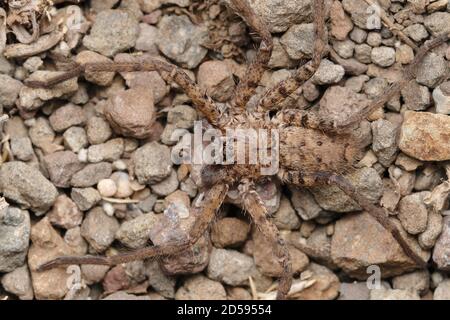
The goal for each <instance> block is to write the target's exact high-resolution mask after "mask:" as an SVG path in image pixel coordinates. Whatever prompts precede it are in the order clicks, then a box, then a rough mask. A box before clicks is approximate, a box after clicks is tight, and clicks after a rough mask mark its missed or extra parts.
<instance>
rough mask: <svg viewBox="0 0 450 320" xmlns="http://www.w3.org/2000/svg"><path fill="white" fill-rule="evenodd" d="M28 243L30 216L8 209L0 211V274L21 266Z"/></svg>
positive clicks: (23, 212)
mask: <svg viewBox="0 0 450 320" xmlns="http://www.w3.org/2000/svg"><path fill="white" fill-rule="evenodd" d="M29 241H30V215H29V214H28V212H27V211H25V210H20V209H18V208H14V207H9V208H7V209H4V210H0V272H11V271H13V270H14V269H16V268H18V267H20V266H22V265H23V264H24V262H25V258H26V256H27V250H28V243H29Z"/></svg>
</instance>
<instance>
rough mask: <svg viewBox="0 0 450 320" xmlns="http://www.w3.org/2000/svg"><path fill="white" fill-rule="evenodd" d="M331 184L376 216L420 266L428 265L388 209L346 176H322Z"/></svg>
mask: <svg viewBox="0 0 450 320" xmlns="http://www.w3.org/2000/svg"><path fill="white" fill-rule="evenodd" d="M322 178H324V179H325V180H327V182H328V183H329V184H335V185H336V186H338V187H339V189H341V190H342V191H344V193H345V194H347V195H348V196H349V197H350V198H352V199H353V200H355V201H356V202H357V203H358V204H359V206H360V207H361V208H363V209H364V210H365V211H367V213H369V214H370V215H371V216H372V217H374V218H375V219H376V220H377V221H378V223H379V224H381V225H382V226H383V227H384V228H385V229H386V230H387V231H389V232H390V233H391V234H392V236H393V237H394V239H395V240H397V242H398V244H399V245H400V246H401V248H402V249H403V251H404V252H405V254H406V255H407V256H408V257H409V258H411V259H412V260H413V261H414V262H415V263H416V264H417V265H418V266H419V267H421V268H425V267H426V266H427V262H426V261H424V260H423V258H422V257H420V256H419V255H418V254H417V253H416V252H415V251H414V250H413V249H412V248H411V246H410V245H409V244H408V242H407V241H406V239H405V238H404V237H403V236H402V234H401V233H400V230H399V229H398V227H397V226H396V225H395V224H394V223H393V222H392V220H390V218H389V215H388V214H387V213H386V211H385V210H384V209H383V208H382V207H379V206H376V205H374V204H372V203H371V202H370V201H369V200H367V199H366V198H365V197H364V196H362V195H361V194H360V193H359V192H358V191H357V190H356V188H355V187H354V186H353V185H352V184H351V182H350V181H348V180H347V179H346V178H344V177H342V176H339V175H334V174H330V175H329V176H324V177H322Z"/></svg>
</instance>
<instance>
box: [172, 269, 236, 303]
mask: <svg viewBox="0 0 450 320" xmlns="http://www.w3.org/2000/svg"><path fill="white" fill-rule="evenodd" d="M175 299H177V300H196V301H198V300H226V299H227V293H226V291H225V288H224V286H223V285H222V284H221V283H220V282H218V281H213V280H211V279H208V278H207V277H205V276H203V275H195V276H193V277H191V278H189V279H187V280H186V281H185V282H184V283H183V286H182V287H181V288H180V289H178V291H177V293H176V295H175Z"/></svg>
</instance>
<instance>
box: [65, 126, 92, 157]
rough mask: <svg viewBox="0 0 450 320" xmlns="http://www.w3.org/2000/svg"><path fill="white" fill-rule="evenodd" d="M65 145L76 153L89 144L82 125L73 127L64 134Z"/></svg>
mask: <svg viewBox="0 0 450 320" xmlns="http://www.w3.org/2000/svg"><path fill="white" fill-rule="evenodd" d="M63 137H64V146H65V147H66V148H68V149H70V150H72V151H73V152H75V153H78V152H79V151H80V150H81V149H83V148H85V147H86V146H87V145H88V139H87V135H86V131H85V130H84V128H81V127H71V128H69V129H67V130H66V131H65V132H64V134H63Z"/></svg>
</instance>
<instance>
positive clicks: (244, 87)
mask: <svg viewBox="0 0 450 320" xmlns="http://www.w3.org/2000/svg"><path fill="white" fill-rule="evenodd" d="M229 4H230V7H231V8H232V9H233V10H234V11H235V12H236V14H238V15H239V16H241V17H242V18H243V19H244V21H245V22H246V23H247V24H248V25H249V26H250V28H252V29H253V31H255V32H256V33H258V35H259V36H260V37H261V44H260V46H259V50H258V53H257V54H256V57H255V59H254V60H253V62H252V63H251V64H250V65H249V66H248V68H247V71H246V73H245V78H244V79H241V82H240V83H239V85H238V87H237V89H236V93H235V95H234V97H233V100H232V102H231V106H232V107H233V108H234V109H235V110H238V111H242V110H244V109H245V106H246V104H247V102H248V101H249V100H250V98H251V97H252V96H253V95H254V93H255V91H256V88H257V87H258V85H259V82H260V80H261V77H262V76H263V74H264V71H265V70H266V69H267V65H268V63H269V61H270V57H271V55H272V49H273V40H272V35H271V33H270V31H269V29H268V28H267V25H266V24H265V23H264V22H263V21H262V20H261V19H260V18H259V17H258V16H257V15H256V13H255V12H254V11H253V9H252V8H251V7H250V5H249V4H248V3H247V0H229Z"/></svg>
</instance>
